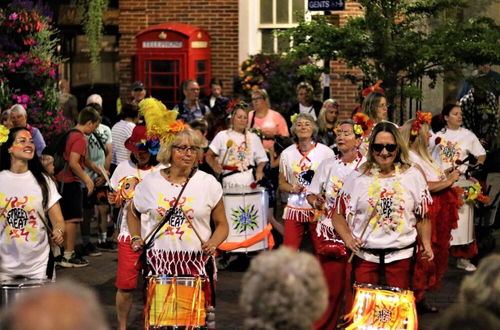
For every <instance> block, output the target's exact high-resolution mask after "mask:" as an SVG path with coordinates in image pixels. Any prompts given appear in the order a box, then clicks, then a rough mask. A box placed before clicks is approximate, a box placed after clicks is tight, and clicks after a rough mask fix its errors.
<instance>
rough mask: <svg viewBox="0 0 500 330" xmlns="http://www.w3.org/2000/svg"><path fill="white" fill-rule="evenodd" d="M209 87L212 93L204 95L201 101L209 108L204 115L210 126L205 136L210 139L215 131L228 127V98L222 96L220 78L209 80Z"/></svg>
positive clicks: (215, 133)
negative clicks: (207, 112)
mask: <svg viewBox="0 0 500 330" xmlns="http://www.w3.org/2000/svg"><path fill="white" fill-rule="evenodd" d="M210 89H211V90H212V94H210V95H209V96H208V97H206V98H205V99H204V100H203V103H205V105H207V106H208V107H209V108H210V113H209V114H208V115H207V116H206V117H207V122H208V127H209V128H210V130H209V131H208V133H207V138H208V140H210V141H211V140H212V139H213V138H214V136H215V135H217V133H219V132H220V131H223V130H225V129H227V128H228V127H227V122H226V119H227V115H228V113H227V107H228V105H229V98H227V97H225V96H222V80H220V79H218V78H212V79H211V80H210Z"/></svg>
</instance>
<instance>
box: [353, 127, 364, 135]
mask: <svg viewBox="0 0 500 330" xmlns="http://www.w3.org/2000/svg"><path fill="white" fill-rule="evenodd" d="M354 133H355V134H356V135H363V128H362V127H361V125H358V124H356V125H354Z"/></svg>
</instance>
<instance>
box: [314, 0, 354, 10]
mask: <svg viewBox="0 0 500 330" xmlns="http://www.w3.org/2000/svg"><path fill="white" fill-rule="evenodd" d="M307 9H309V10H311V11H323V10H344V9H345V1H343V0H309V1H308V6H307Z"/></svg>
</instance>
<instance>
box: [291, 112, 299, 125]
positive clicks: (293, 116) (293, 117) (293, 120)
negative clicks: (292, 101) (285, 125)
mask: <svg viewBox="0 0 500 330" xmlns="http://www.w3.org/2000/svg"><path fill="white" fill-rule="evenodd" d="M298 115H299V114H298V113H296V114H293V115H291V116H290V121H291V122H292V123H295V119H296V118H297V116H298Z"/></svg>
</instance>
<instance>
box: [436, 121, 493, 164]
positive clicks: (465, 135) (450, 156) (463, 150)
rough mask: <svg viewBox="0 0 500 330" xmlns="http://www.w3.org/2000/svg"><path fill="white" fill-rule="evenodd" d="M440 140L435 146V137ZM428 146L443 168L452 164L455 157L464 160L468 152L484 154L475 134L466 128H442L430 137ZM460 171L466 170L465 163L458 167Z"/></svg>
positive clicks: (477, 154)
mask: <svg viewBox="0 0 500 330" xmlns="http://www.w3.org/2000/svg"><path fill="white" fill-rule="evenodd" d="M437 137H440V138H441V141H440V142H439V145H437V147H436V148H434V146H435V142H436V138H437ZM429 148H430V150H431V152H432V157H433V158H434V159H436V160H437V163H438V164H440V166H441V168H442V169H443V170H446V169H448V168H450V167H452V166H454V165H455V164H456V163H455V162H456V160H457V159H460V160H464V159H465V158H466V157H467V156H468V155H469V154H472V155H474V156H475V157H478V156H483V155H486V150H484V148H483V146H482V145H481V143H480V142H479V139H478V138H477V136H476V135H475V134H474V133H472V132H471V131H469V130H468V129H466V128H463V127H460V128H459V129H457V130H452V129H443V130H441V131H439V132H437V133H436V134H434V135H433V136H432V137H431V141H430V145H429ZM458 168H459V169H460V171H461V172H465V171H466V170H467V166H466V165H461V166H459V167H458Z"/></svg>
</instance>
